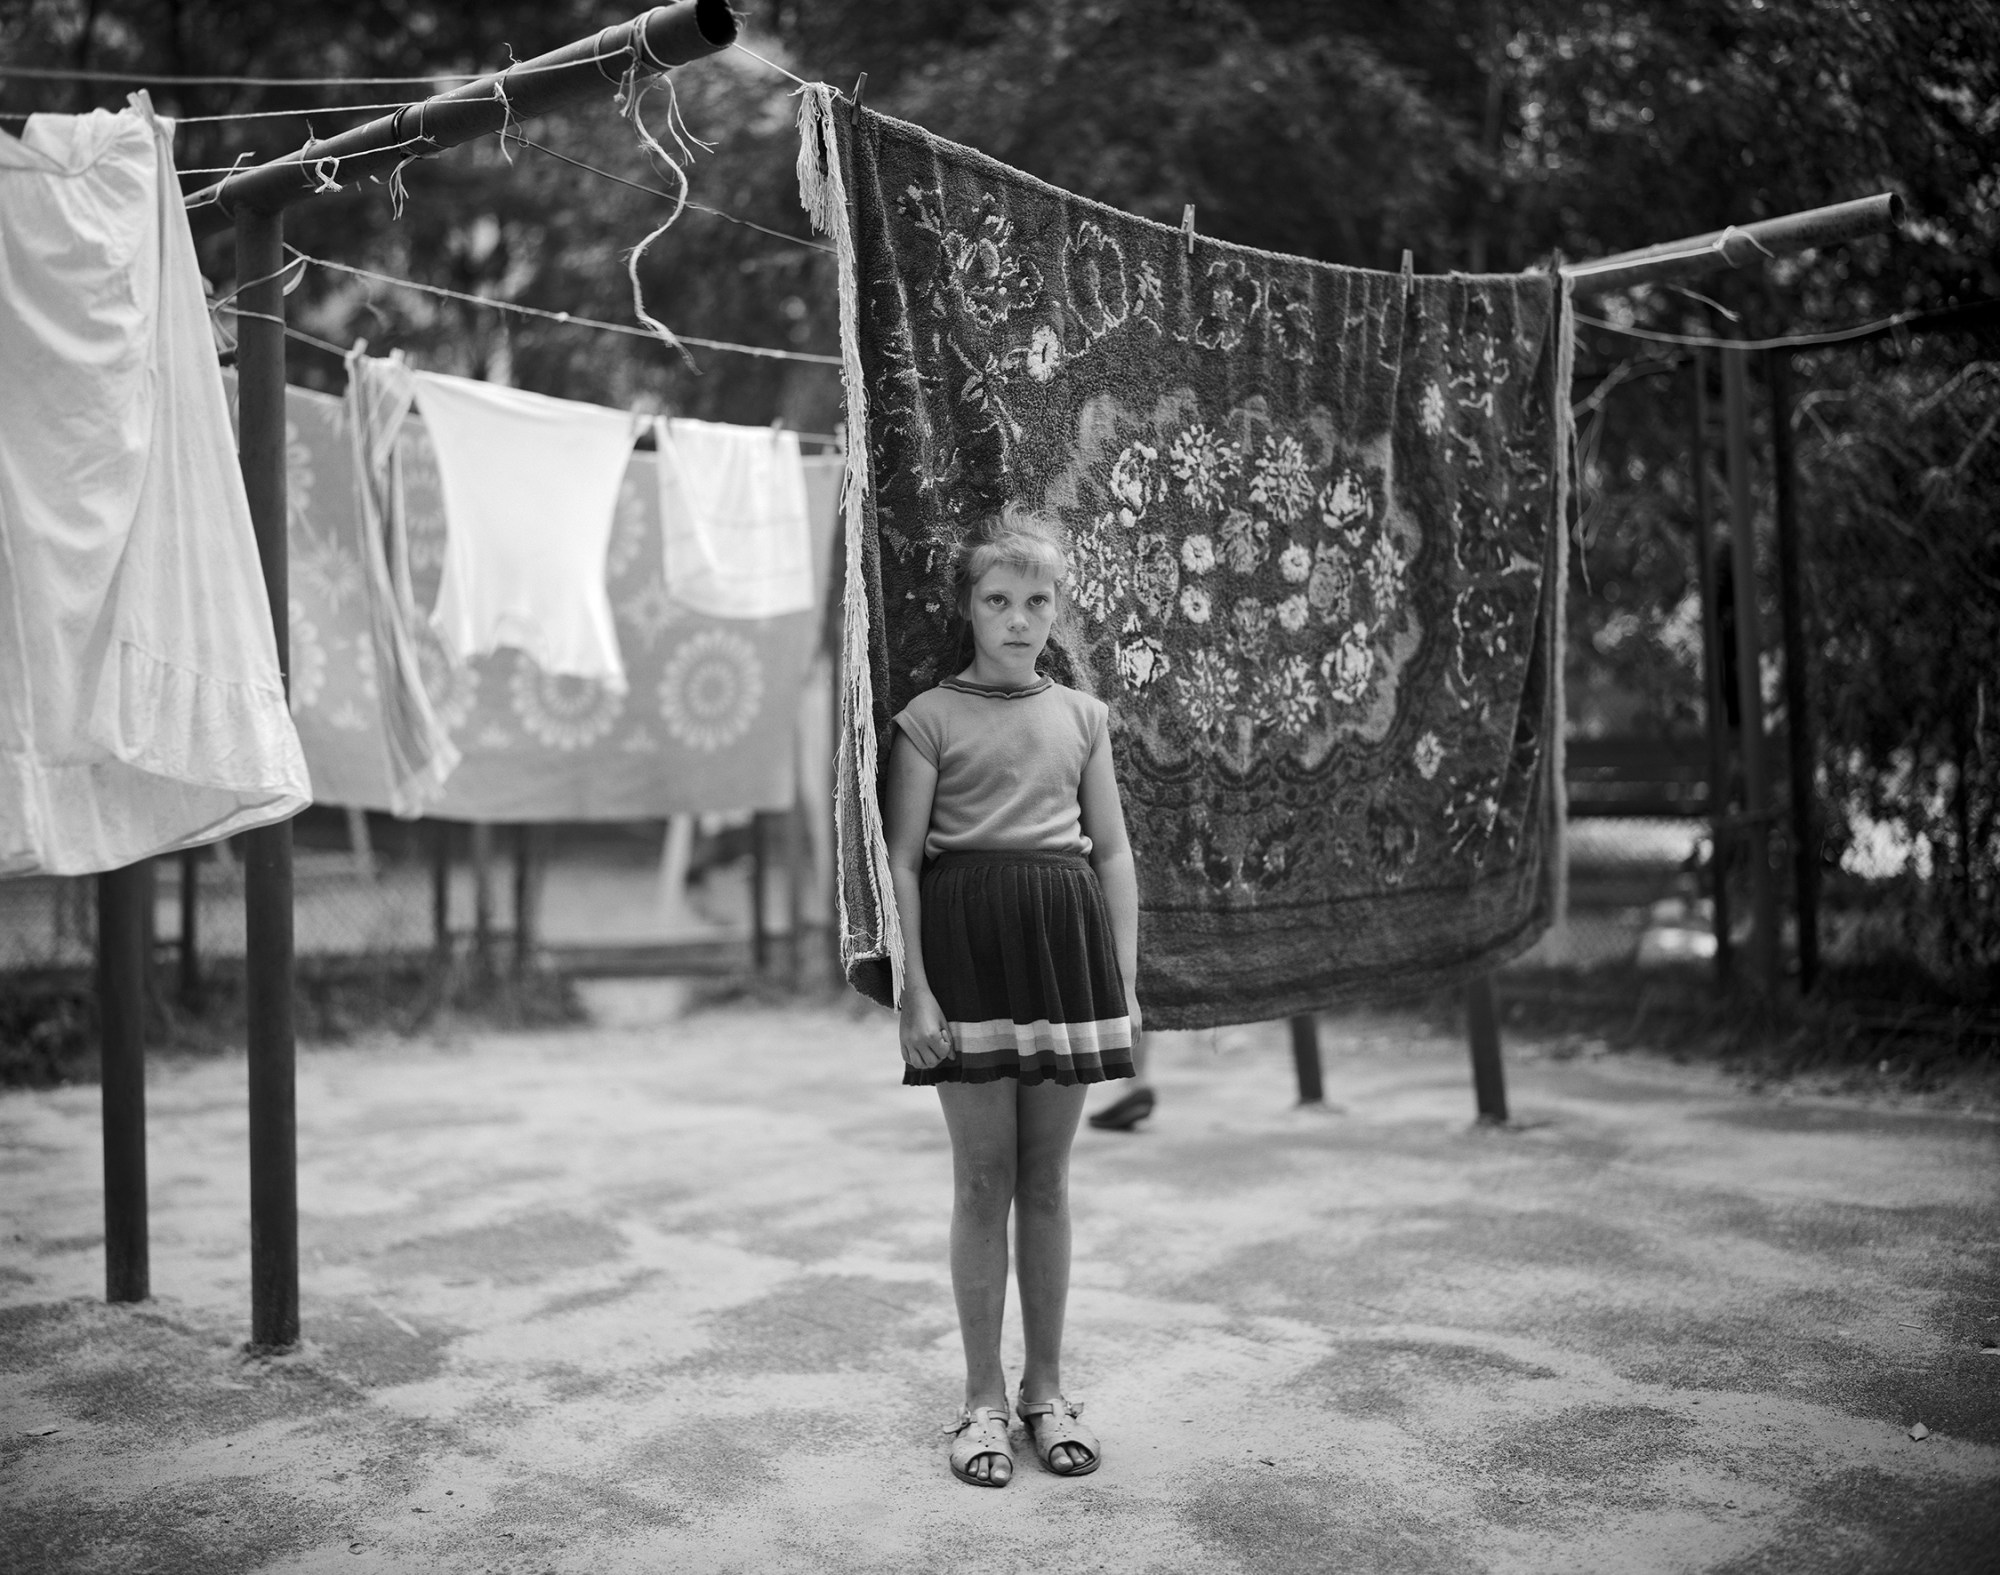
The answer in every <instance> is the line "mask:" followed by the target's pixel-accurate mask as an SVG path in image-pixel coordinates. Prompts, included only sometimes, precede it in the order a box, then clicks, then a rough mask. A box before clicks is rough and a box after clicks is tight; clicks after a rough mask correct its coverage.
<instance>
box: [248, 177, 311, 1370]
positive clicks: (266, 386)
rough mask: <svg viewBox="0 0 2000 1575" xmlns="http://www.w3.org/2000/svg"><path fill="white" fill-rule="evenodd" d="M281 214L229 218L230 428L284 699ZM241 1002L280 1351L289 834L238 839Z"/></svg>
mask: <svg viewBox="0 0 2000 1575" xmlns="http://www.w3.org/2000/svg"><path fill="white" fill-rule="evenodd" d="M284 264H285V247H284V219H283V217H282V216H281V215H279V214H275V213H272V214H265V213H257V212H255V211H252V210H248V209H245V210H242V211H240V212H239V213H238V214H237V218H236V277H237V279H238V280H240V281H243V283H242V293H241V295H240V296H239V297H238V299H239V300H240V302H241V304H242V307H243V310H242V313H241V315H240V317H239V318H238V322H237V352H236V367H237V371H236V378H237V383H236V388H237V403H238V411H239V413H238V422H237V430H238V433H239V437H238V443H239V453H240V457H241V461H242V466H243V487H244V491H245V492H247V493H248V494H249V499H250V519H251V523H252V524H253V525H254V526H255V527H256V531H257V555H258V557H259V558H260V559H261V560H262V562H263V566H264V589H265V592H266V594H267V595H268V596H269V598H270V602H271V622H272V627H273V630H274V632H275V633H276V635H277V641H278V668H279V671H280V672H281V673H282V674H284V678H285V689H286V693H288V694H289V693H290V692H291V630H290V627H289V616H288V612H289V608H290V606H291V596H290V592H289V589H288V585H289V571H288V566H287V557H286V530H287V520H286V510H285V329H284V316H285V295H284V291H283V289H282V288H281V287H280V281H279V280H278V278H277V275H278V273H279V272H280V270H281V269H282V268H283V267H284ZM243 870H244V881H243V922H244V932H245V936H246V945H245V953H244V967H243V972H244V997H245V1004H246V1007H247V1011H248V1017H249V1049H250V1341H251V1344H252V1345H253V1346H256V1347H258V1348H260V1349H265V1350H282V1349H286V1348H288V1347H290V1346H293V1345H296V1344H297V1343H298V1339H299V1207H298V1128H297V1079H298V1067H297V1045H296V1042H295V1037H294V1033H293V1023H292V975H293V955H292V827H291V823H290V822H289V821H285V822H281V823H280V824H278V825H275V826H260V827H258V828H257V829H255V830H254V831H247V832H245V833H244V834H243Z"/></svg>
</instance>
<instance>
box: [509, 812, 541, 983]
mask: <svg viewBox="0 0 2000 1575" xmlns="http://www.w3.org/2000/svg"><path fill="white" fill-rule="evenodd" d="M535 874H536V871H535V828H534V827H533V826H531V825H528V824H527V823H525V822H523V823H522V824H521V825H518V826H516V827H515V828H514V977H515V978H517V979H519V978H523V977H525V976H526V975H527V972H528V970H529V969H530V968H532V967H533V966H534V962H535V899H536V894H537V888H538V885H539V883H538V882H537V880H536V879H535Z"/></svg>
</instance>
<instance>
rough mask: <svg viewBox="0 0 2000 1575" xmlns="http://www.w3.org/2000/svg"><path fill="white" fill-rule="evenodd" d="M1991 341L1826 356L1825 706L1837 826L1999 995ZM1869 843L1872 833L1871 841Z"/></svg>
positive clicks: (1996, 367)
mask: <svg viewBox="0 0 2000 1575" xmlns="http://www.w3.org/2000/svg"><path fill="white" fill-rule="evenodd" d="M1996 350H2000V345H1996V344H1995V343H1993V342H1992V341H1991V340H1989V342H1988V343H1987V344H1986V345H1984V346H1980V345H1974V344H1965V343H1960V342H1955V341H1954V340H1953V339H1950V338H1933V339H1927V340H1925V341H1922V342H1920V343H1919V344H1918V345H1916V346H1915V347H1913V348H1912V349H1911V350H1910V351H1909V352H1908V353H1905V354H1901V355H1897V354H1893V353H1891V354H1888V355H1883V354H1881V353H1866V352H1864V353H1856V354H1852V355H1846V356H1841V357H1838V358H1833V359H1831V360H1830V361H1829V363H1828V364H1827V366H1825V367H1824V368H1822V369H1821V378H1820V387H1819V388H1817V389H1816V390H1814V391H1813V392H1812V393H1810V394H1808V396H1807V397H1806V398H1805V399H1803V400H1802V401H1801V402H1800V403H1801V415H1802V418H1803V419H1802V430H1801V433H1800V437H1801V448H1802V454H1801V460H1802V465H1803V467H1804V469H1805V471H1806V473H1807V474H1808V475H1809V476H1811V477H1812V488H1811V501H1812V519H1811V528H1812V536H1813V552H1812V555H1811V559H1810V563H1811V571H1810V574H1809V577H1808V597H1809V601H1810V603H1811V605H1812V607H1813V610H1814V612H1815V613H1816V615H1817V619H1818V621H1819V624H1820V626H1821V627H1822V628H1823V630H1824V636H1823V639H1822V641H1821V642H1820V645H1819V650H1818V652H1817V655H1818V658H1819V660H1818V662H1817V665H1816V667H1815V669H1814V672H1813V675H1812V676H1813V678H1814V679H1815V690H1816V693H1815V695H1814V708H1815V712H1816V715H1817V719H1818V721H1819V725H1820V727H1821V729H1822V731H1823V747H1822V749H1821V751H1820V758H1821V761H1822V769H1823V771H1824V772H1825V776H1826V786H1827V797H1828V799H1829V800H1830V802H1831V803H1832V804H1833V805H1834V806H1836V807H1837V809H1838V810H1839V811H1841V812H1842V813H1840V815H1839V816H1838V818H1837V820H1836V826H1835V839H1836V843H1837V845H1843V846H1842V851H1846V852H1848V853H1849V854H1850V855H1851V856H1857V857H1864V858H1872V859H1873V860H1874V861H1876V862H1877V863H1880V864H1883V865H1886V866H1888V870H1887V872H1888V873H1893V874H1894V875H1896V876H1899V877H1901V878H1900V880H1898V881H1896V882H1895V883H1894V884H1893V885H1892V886H1891V888H1890V890H1891V893H1892V894H1893V895H1894V896H1895V898H1896V899H1897V903H1896V908H1897V912H1898V914H1899V916H1900V918H1901V920H1902V924H1903V928H1904V931H1905V937H1906V940H1907V942H1908V944H1909V946H1910V947H1911V949H1912V950H1913V951H1915V952H1916V953H1917V954H1918V955H1919V956H1924V957H1927V958H1930V959H1933V966H1934V967H1935V968H1936V969H1937V971H1938V972H1940V973H1941V974H1942V975H1943V976H1944V977H1945V978H1947V979H1949V980H1952V981H1953V982H1954V983H1955V984H1956V985H1957V987H1958V990H1959V992H1960V993H1961V994H1963V995H1966V996H1968V997H1975V998H1976V997H1981V996H1983V997H1986V998H1989V999H2000V726H1996V723H1997V722H2000V717H1996V716H1995V712H1996V709H2000V528H1996V524H1995V519H1994V513H1993V499H1994V497H1995V496H1996V495H2000V443H1996V441H1995V434H1996V430H1997V429H2000V357H1996V354H1995V351H1996ZM1864 839H1865V840H1864Z"/></svg>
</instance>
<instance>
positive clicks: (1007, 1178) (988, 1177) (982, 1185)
mask: <svg viewBox="0 0 2000 1575" xmlns="http://www.w3.org/2000/svg"><path fill="white" fill-rule="evenodd" d="M953 1179H954V1185H955V1188H956V1193H957V1201H958V1206H959V1208H961V1209H964V1210H966V1211H968V1212H971V1213H974V1214H979V1215H1005V1214H1006V1212H1007V1207H1008V1205H1009V1204H1010V1203H1011V1202H1012V1201H1013V1199H1014V1193H1015V1186H1016V1180H1017V1178H1016V1175H1015V1167H1014V1161H1013V1157H1012V1156H1011V1155H1005V1154H993V1155H976V1156H971V1157H968V1158H963V1159H961V1160H959V1162H958V1163H957V1165H956V1166H954V1167H953Z"/></svg>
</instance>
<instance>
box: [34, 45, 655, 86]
mask: <svg viewBox="0 0 2000 1575" xmlns="http://www.w3.org/2000/svg"><path fill="white" fill-rule="evenodd" d="M620 53H624V51H620ZM599 58H600V59H601V58H603V57H601V56H600V57H599ZM580 63H581V62H578V61H574V60H565V61H559V62H557V63H556V64H555V65H552V66H529V65H526V64H520V65H515V66H510V67H509V68H508V70H510V71H559V70H562V69H564V68H565V67H568V66H573V65H577V64H580ZM492 74H493V73H491V72H486V71H428V72H425V73H424V74H423V75H422V76H414V77H224V76H170V75H166V74H163V73H161V72H157V71H98V70H85V71H73V70H69V69H67V68H58V67H55V66H7V65H0V77H28V78H32V79H34V80H36V81H40V82H143V83H145V84H146V85H148V86H150V87H422V86H425V85H428V84H430V83H433V82H476V81H478V80H479V79H480V78H481V77H483V76H489V75H492Z"/></svg>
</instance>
